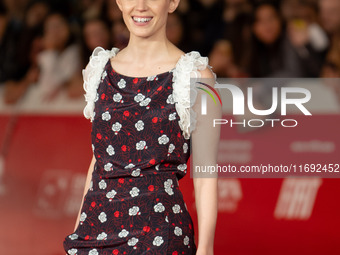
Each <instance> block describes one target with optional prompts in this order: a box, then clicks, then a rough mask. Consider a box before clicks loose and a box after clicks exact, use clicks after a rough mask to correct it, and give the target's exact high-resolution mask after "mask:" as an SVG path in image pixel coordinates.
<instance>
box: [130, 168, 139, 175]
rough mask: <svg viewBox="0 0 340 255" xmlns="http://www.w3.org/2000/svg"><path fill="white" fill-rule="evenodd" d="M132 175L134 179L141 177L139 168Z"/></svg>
mask: <svg viewBox="0 0 340 255" xmlns="http://www.w3.org/2000/svg"><path fill="white" fill-rule="evenodd" d="M131 175H132V176H134V177H137V176H139V175H140V169H139V168H137V169H136V170H133V171H132V173H131Z"/></svg>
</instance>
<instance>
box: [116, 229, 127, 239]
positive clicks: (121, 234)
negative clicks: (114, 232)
mask: <svg viewBox="0 0 340 255" xmlns="http://www.w3.org/2000/svg"><path fill="white" fill-rule="evenodd" d="M128 234H129V231H127V230H126V229H122V231H120V232H119V233H118V236H119V237H120V238H123V237H127V236H128Z"/></svg>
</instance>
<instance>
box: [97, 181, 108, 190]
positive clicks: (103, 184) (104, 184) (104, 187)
mask: <svg viewBox="0 0 340 255" xmlns="http://www.w3.org/2000/svg"><path fill="white" fill-rule="evenodd" d="M98 186H99V188H100V189H106V187H107V184H106V182H105V181H104V180H101V181H100V182H99V183H98Z"/></svg>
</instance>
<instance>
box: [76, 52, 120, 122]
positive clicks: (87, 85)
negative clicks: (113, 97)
mask: <svg viewBox="0 0 340 255" xmlns="http://www.w3.org/2000/svg"><path fill="white" fill-rule="evenodd" d="M118 51H119V49H118V48H112V49H111V50H105V49H104V48H102V47H97V48H95V49H94V50H93V52H92V55H91V57H90V61H89V63H88V65H87V66H86V68H85V69H83V72H82V74H83V80H84V83H83V87H84V90H85V92H86V93H85V95H84V96H85V101H86V102H87V104H86V106H85V108H84V111H83V113H84V116H85V117H86V118H87V119H90V120H91V121H93V118H94V105H95V102H96V100H97V89H98V86H99V84H100V81H101V76H102V74H103V71H104V68H105V65H106V64H107V62H108V61H109V59H110V58H112V57H114V56H116V54H117V53H118Z"/></svg>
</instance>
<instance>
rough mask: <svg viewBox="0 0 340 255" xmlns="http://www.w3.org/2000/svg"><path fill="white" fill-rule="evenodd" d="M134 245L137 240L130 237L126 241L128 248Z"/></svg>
mask: <svg viewBox="0 0 340 255" xmlns="http://www.w3.org/2000/svg"><path fill="white" fill-rule="evenodd" d="M136 243H138V238H136V237H132V238H130V239H129V240H128V245H129V246H134V245H135V244H136Z"/></svg>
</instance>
